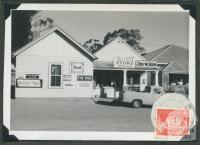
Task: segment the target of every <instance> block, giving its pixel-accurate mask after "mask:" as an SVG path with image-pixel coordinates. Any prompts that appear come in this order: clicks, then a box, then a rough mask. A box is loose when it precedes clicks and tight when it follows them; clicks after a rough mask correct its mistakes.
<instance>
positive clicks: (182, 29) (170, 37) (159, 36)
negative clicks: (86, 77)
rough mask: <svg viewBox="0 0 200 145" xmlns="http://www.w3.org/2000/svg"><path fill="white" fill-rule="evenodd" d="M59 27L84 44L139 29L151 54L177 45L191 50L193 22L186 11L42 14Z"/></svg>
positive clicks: (143, 42) (143, 41)
mask: <svg viewBox="0 0 200 145" xmlns="http://www.w3.org/2000/svg"><path fill="white" fill-rule="evenodd" d="M37 15H41V16H44V17H49V18H52V19H53V20H54V23H56V24H57V25H58V26H59V27H61V28H62V29H63V30H64V31H66V32H67V33H68V34H70V35H71V36H72V37H74V38H75V39H76V40H77V41H78V42H80V43H81V44H84V42H85V41H87V40H89V39H90V38H94V39H98V40H100V42H102V41H103V38H104V36H105V35H106V34H107V33H108V32H113V31H114V30H118V29H120V28H125V29H139V30H140V32H141V34H142V36H143V39H142V40H141V46H143V47H144V48H145V49H146V52H151V51H153V50H155V49H158V48H161V47H163V46H166V45H169V44H173V45H178V46H182V47H184V48H188V47H189V19H188V13H185V12H133V11H132V12H131V11H129V12H117V11H115V12H111V11H109V12H108V11H107V12H103V11H99V12H98V11H40V12H39V13H38V14H37Z"/></svg>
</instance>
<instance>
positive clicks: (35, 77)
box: [26, 74, 39, 79]
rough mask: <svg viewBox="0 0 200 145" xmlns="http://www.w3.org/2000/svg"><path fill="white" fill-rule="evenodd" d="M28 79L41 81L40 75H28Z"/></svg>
mask: <svg viewBox="0 0 200 145" xmlns="http://www.w3.org/2000/svg"><path fill="white" fill-rule="evenodd" d="M26 79H39V74H26Z"/></svg>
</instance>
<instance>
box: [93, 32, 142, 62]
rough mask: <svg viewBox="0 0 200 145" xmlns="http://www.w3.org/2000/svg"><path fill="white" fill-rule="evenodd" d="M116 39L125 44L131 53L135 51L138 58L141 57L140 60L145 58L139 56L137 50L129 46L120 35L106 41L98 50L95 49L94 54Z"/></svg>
mask: <svg viewBox="0 0 200 145" xmlns="http://www.w3.org/2000/svg"><path fill="white" fill-rule="evenodd" d="M116 40H120V41H121V42H122V43H123V44H124V45H126V46H127V48H129V49H130V50H131V51H132V52H133V53H135V54H136V55H137V56H138V57H139V58H141V60H145V58H144V57H143V56H141V55H140V54H139V53H138V52H137V51H135V50H134V48H133V47H131V46H130V45H129V44H128V43H127V42H126V41H124V40H123V39H122V38H121V37H120V36H117V37H116V38H114V39H112V40H111V41H110V42H108V43H107V44H106V45H104V46H103V47H101V48H100V49H99V50H97V51H96V52H95V53H94V54H96V53H98V52H99V51H101V49H103V48H105V47H106V46H108V45H109V44H111V43H112V42H113V41H116Z"/></svg>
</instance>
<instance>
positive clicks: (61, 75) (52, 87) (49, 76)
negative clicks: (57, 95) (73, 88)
mask: <svg viewBox="0 0 200 145" xmlns="http://www.w3.org/2000/svg"><path fill="white" fill-rule="evenodd" d="M52 65H60V66H61V72H60V75H57V76H60V86H51V76H55V75H51V66H52ZM48 70H49V74H48V80H49V85H48V86H49V88H51V89H62V88H63V83H62V79H63V74H62V72H63V63H61V62H49V65H48Z"/></svg>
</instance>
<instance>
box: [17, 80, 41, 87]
mask: <svg viewBox="0 0 200 145" xmlns="http://www.w3.org/2000/svg"><path fill="white" fill-rule="evenodd" d="M16 83H17V84H16V87H18V88H42V80H39V79H35V80H34V79H17V80H16Z"/></svg>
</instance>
